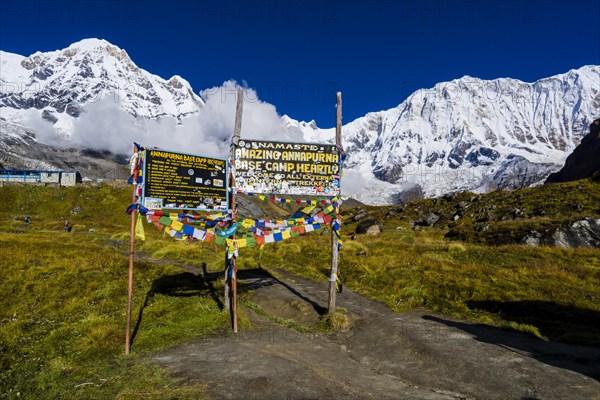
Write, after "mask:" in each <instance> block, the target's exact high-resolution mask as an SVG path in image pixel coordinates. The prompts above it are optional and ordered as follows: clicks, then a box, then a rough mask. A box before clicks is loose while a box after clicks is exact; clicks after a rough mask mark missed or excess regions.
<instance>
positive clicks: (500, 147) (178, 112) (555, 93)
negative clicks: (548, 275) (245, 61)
mask: <svg viewBox="0 0 600 400" xmlns="http://www.w3.org/2000/svg"><path fill="white" fill-rule="evenodd" d="M0 64H1V66H2V68H1V70H0V72H1V73H0V84H1V85H2V88H3V90H2V91H0V117H1V118H3V120H4V121H5V123H6V124H12V125H11V126H15V127H21V128H22V129H21V130H22V131H28V132H30V133H31V135H30V136H29V138H30V139H31V140H32V141H36V140H37V141H40V140H42V141H43V140H47V139H48V137H47V135H46V136H44V137H43V139H41V136H40V135H38V134H37V133H38V132H37V131H36V129H35V128H27V127H26V126H25V122H26V121H28V122H31V121H32V120H36V121H39V122H37V123H38V124H40V126H42V128H44V127H52V129H53V130H54V131H53V132H56V133H55V135H62V136H64V137H67V138H68V137H69V136H70V135H72V134H73V130H74V129H76V128H77V129H84V128H82V127H81V126H79V127H76V122H77V121H79V120H81V118H82V116H88V117H89V115H90V113H102V112H103V109H102V108H101V107H95V106H96V105H97V103H98V102H100V101H107V99H108V101H112V103H114V104H116V106H115V107H120V109H121V110H122V111H123V112H124V113H125V114H126V115H127V116H128V117H127V120H126V121H125V122H123V124H122V125H125V126H127V124H129V125H131V126H133V125H135V128H136V129H137V130H138V131H144V130H145V129H146V130H148V129H152V128H151V127H149V125H147V124H145V123H144V121H148V120H155V121H159V123H160V121H163V120H167V119H172V120H175V121H176V124H178V125H180V126H184V127H185V126H196V125H194V124H198V121H197V120H194V118H195V116H196V115H197V114H198V113H199V111H200V110H201V109H202V108H203V107H205V106H204V102H203V100H202V98H200V96H198V95H196V94H194V91H193V90H192V88H191V87H190V85H189V83H188V82H187V81H185V80H184V79H183V78H181V77H178V76H175V77H172V78H170V79H168V80H165V79H162V78H160V77H158V76H156V75H152V74H150V73H148V72H147V71H144V70H143V69H141V68H139V67H138V66H137V65H136V64H135V63H134V62H133V61H132V60H131V58H130V57H129V55H128V54H127V52H126V51H125V50H122V49H120V48H119V47H117V46H114V45H112V44H110V43H109V42H107V41H105V40H98V39H85V40H82V41H80V42H77V43H74V44H72V45H71V46H69V47H68V48H66V49H64V50H57V51H54V52H47V53H41V52H37V53H35V54H33V55H31V56H29V57H24V56H19V55H15V54H11V53H6V52H0ZM227 112H229V111H227ZM231 112H233V110H231ZM246 112H248V111H247V109H245V113H246ZM599 112H600V66H584V67H581V68H579V69H575V70H571V71H569V72H567V73H564V74H560V75H556V76H553V77H549V78H545V79H541V80H539V81H536V82H534V83H526V82H522V81H519V80H515V79H510V78H500V79H495V80H490V81H486V80H481V79H477V78H473V77H469V76H465V77H463V78H460V79H455V80H453V81H450V82H443V83H439V84H437V85H435V87H433V88H429V89H421V90H417V91H416V92H414V93H413V94H412V95H410V96H409V97H408V98H407V99H406V100H404V101H403V102H402V103H400V104H399V105H398V106H397V107H395V108H392V109H390V110H385V111H379V112H370V113H368V114H366V115H365V116H364V117H361V118H358V119H356V120H354V121H351V122H349V123H346V124H345V125H344V126H343V145H344V149H345V151H346V153H347V155H348V157H347V159H346V162H345V172H344V177H343V178H342V189H343V192H345V193H347V194H348V195H352V196H355V197H357V198H358V199H359V200H361V201H363V202H366V203H369V204H391V203H397V202H401V201H406V200H410V199H412V198H420V197H432V196H438V195H442V194H444V193H450V192H456V191H461V190H470V191H474V192H486V191H490V190H493V189H497V188H520V187H525V186H529V185H535V184H539V183H542V182H543V181H544V180H545V179H546V178H547V177H548V175H549V174H550V173H552V172H555V171H557V170H558V169H559V168H560V167H561V166H562V165H563V163H564V161H565V160H566V158H567V156H568V155H569V154H570V153H571V151H573V149H575V147H576V146H577V145H578V144H579V142H580V141H581V139H582V138H583V136H584V135H585V133H586V130H587V127H588V126H589V124H590V123H591V122H592V121H593V120H595V119H596V118H598V116H599V115H598V113H599ZM211 115H212V114H208V117H206V118H205V119H210V118H211ZM253 117H254V116H252V115H249V116H248V118H250V119H252V118H253ZM100 118H101V116H100ZM92 123H93V122H92ZM215 124H216V125H217V127H219V126H220V124H221V122H219V121H217V122H216V123H215ZM280 124H281V129H280V131H281V135H282V136H286V135H287V136H288V137H289V136H290V135H291V134H294V137H302V138H304V140H305V141H309V142H333V138H334V129H333V128H332V129H320V128H319V127H317V125H316V124H315V123H314V121H311V122H308V123H307V122H299V121H296V120H294V119H292V118H289V117H288V116H283V117H281V120H280ZM163 125H164V124H163ZM7 126H8V125H7ZM169 126H170V125H169ZM87 127H89V123H88V125H87ZM154 127H156V126H154ZM44 129H45V128H44ZM222 130H223V129H221V131H222ZM164 131H165V132H173V131H174V130H173V128H168V129H164ZM209 131H210V130H209ZM160 134H161V135H164V134H166V133H164V132H162V131H161V133H160ZM78 135H79V137H81V136H85V135H86V132H78ZM173 135H174V136H173V137H174V138H175V136H176V133H173ZM13 136H14V135H13ZM26 136H27V135H25V136H24V137H26ZM92 139H93V138H92ZM272 139H273V140H276V139H277V137H275V136H274V137H272ZM31 140H29V141H27V140H26V142H27V143H30V144H31V143H33V142H32V141H31ZM107 140H112V139H107ZM223 140H225V141H227V140H226V139H223V138H221V137H219V140H216V142H218V143H220V142H221V141H223ZM89 142H90V143H92V144H91V145H90V146H92V150H102V149H100V148H98V149H94V148H93V146H94V143H93V142H94V141H93V140H90V141H89ZM105 142H106V140H105ZM11 143H13V144H12V145H11V146H10V147H11V149H8V150H7V146H4V149H0V158H1V154H2V152H4V153H3V154H5V155H6V154H8V153H7V152H8V151H9V150H10V151H12V152H13V153H15V154H16V153H19V151H15V149H14V147H15V146H17V147H20V148H22V147H23V146H25V142H22V141H21V142H19V141H17V142H11ZM44 143H47V144H52V143H49V142H47V141H44ZM218 143H217V144H218ZM98 146H101V145H100V144H98ZM216 147H219V148H221V147H222V148H223V149H226V148H227V146H216ZM225 151H226V150H225ZM25 153H27V151H26V152H25ZM221 156H226V154H222V155H221ZM4 159H5V160H6V159H7V156H5V157H4ZM47 162H48V163H50V164H52V162H50V161H47ZM5 163H6V161H5ZM9 165H10V163H9ZM91 169H92V170H93V167H91Z"/></svg>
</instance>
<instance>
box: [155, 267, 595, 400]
mask: <svg viewBox="0 0 600 400" xmlns="http://www.w3.org/2000/svg"><path fill="white" fill-rule="evenodd" d="M276 275H277V276H278V278H275V277H273V276H271V275H270V274H268V273H260V272H251V273H245V275H244V272H243V271H240V279H241V280H242V281H243V282H245V283H246V287H245V289H252V290H253V294H252V301H254V302H256V303H257V304H259V305H260V306H261V307H263V308H264V309H265V310H267V311H268V314H269V315H276V316H279V317H281V318H286V319H292V320H294V321H296V322H297V323H299V324H301V325H302V324H303V325H304V326H306V325H310V324H313V323H314V322H315V321H318V317H319V313H322V312H323V310H324V308H323V307H324V306H326V305H327V285H328V283H327V282H320V283H316V282H312V281H308V280H305V279H302V278H299V277H297V276H292V275H290V274H288V273H285V272H283V271H277V272H276ZM243 290H244V286H243V285H242V291H243ZM337 304H338V306H339V307H344V308H345V309H346V310H347V314H348V315H349V316H350V319H351V326H350V329H349V330H348V331H346V332H341V333H339V334H336V335H334V336H324V335H321V334H314V333H313V334H305V333H299V332H296V331H293V330H290V329H287V328H285V327H282V326H280V325H276V324H273V323H271V322H270V321H267V320H265V319H261V318H260V317H258V316H257V315H255V314H254V313H253V312H252V311H250V310H246V313H247V314H248V315H249V317H250V319H251V321H252V325H253V328H252V330H249V331H243V332H240V333H238V334H237V335H232V334H227V335H225V334H224V335H213V336H207V337H203V338H201V339H199V340H196V341H193V342H190V343H187V344H185V345H181V346H178V347H174V348H171V349H168V350H165V351H163V352H161V353H159V354H157V355H156V356H155V357H154V359H155V360H156V361H157V362H158V363H159V365H161V366H163V367H164V368H166V370H167V371H169V372H170V373H172V374H173V375H175V376H179V377H182V378H184V379H185V380H187V381H189V382H193V383H205V384H207V388H208V394H209V396H210V397H211V398H214V399H261V400H262V399H370V398H372V399H415V400H418V399H485V400H488V399H489V400H493V399H498V400H509V399H515V400H535V399H538V400H542V399H543V400H552V399H556V400H565V399H569V400H578V399H581V400H592V399H596V400H600V382H599V381H598V380H600V348H596V347H585V346H575V345H569V344H562V343H555V342H546V341H543V340H539V339H537V338H534V337H531V336H527V335H524V334H519V333H514V332H511V331H507V330H503V329H498V328H493V327H490V326H486V325H480V324H471V323H465V322H460V321H455V320H450V319H448V318H445V317H439V316H434V315H430V314H426V313H419V312H410V313H394V312H392V311H391V310H389V309H388V308H387V307H386V306H385V305H383V304H382V303H379V302H377V301H373V300H370V299H367V298H365V297H363V296H360V295H358V294H356V293H352V292H351V291H349V290H347V289H344V292H343V293H341V294H338V298H337ZM294 309H296V310H297V311H298V312H297V313H296V314H294V312H293V310H294ZM278 314H280V315H278Z"/></svg>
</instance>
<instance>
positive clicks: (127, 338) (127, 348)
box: [125, 144, 139, 355]
mask: <svg viewBox="0 0 600 400" xmlns="http://www.w3.org/2000/svg"><path fill="white" fill-rule="evenodd" d="M133 153H134V155H135V162H136V165H135V166H134V168H133V191H132V194H131V204H133V203H135V202H136V201H137V198H136V194H135V192H136V189H137V179H138V173H139V171H138V167H137V157H138V148H137V146H136V145H135V144H134V145H133ZM135 217H136V210H133V211H132V212H131V230H130V232H129V281H128V285H127V323H126V327H125V355H129V351H130V350H131V336H130V334H131V306H132V303H133V252H134V248H135V247H134V246H135Z"/></svg>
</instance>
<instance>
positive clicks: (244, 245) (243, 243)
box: [237, 239, 248, 249]
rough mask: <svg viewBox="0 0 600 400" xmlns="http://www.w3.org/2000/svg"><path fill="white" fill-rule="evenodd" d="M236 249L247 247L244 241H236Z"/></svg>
mask: <svg viewBox="0 0 600 400" xmlns="http://www.w3.org/2000/svg"><path fill="white" fill-rule="evenodd" d="M237 245H238V248H240V249H241V248H242V247H246V246H247V245H248V243H247V241H246V239H237Z"/></svg>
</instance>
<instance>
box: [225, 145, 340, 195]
mask: <svg viewBox="0 0 600 400" xmlns="http://www.w3.org/2000/svg"><path fill="white" fill-rule="evenodd" d="M234 158H235V184H236V187H237V188H238V189H240V190H242V191H244V192H250V193H269V194H299V195H311V196H315V195H316V196H336V195H338V194H339V193H340V173H341V157H340V154H339V150H338V148H337V146H335V145H331V144H315V143H285V142H269V141H260V140H240V142H239V145H238V147H237V148H236V149H235V154H234Z"/></svg>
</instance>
